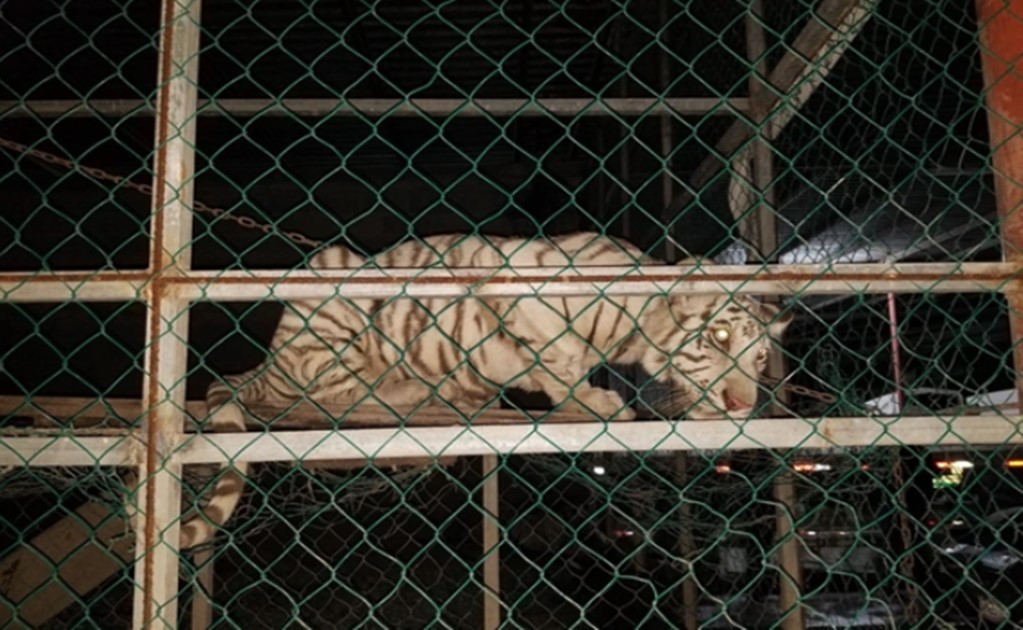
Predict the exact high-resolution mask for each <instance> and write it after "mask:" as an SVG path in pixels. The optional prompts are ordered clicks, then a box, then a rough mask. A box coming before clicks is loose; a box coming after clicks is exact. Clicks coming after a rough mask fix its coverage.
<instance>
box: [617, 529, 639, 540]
mask: <svg viewBox="0 0 1023 630" xmlns="http://www.w3.org/2000/svg"><path fill="white" fill-rule="evenodd" d="M635 535H636V532H634V531H632V530H631V529H616V530H615V538H631V537H633V536H635Z"/></svg>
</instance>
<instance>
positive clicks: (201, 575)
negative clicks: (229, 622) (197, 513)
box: [192, 548, 214, 630]
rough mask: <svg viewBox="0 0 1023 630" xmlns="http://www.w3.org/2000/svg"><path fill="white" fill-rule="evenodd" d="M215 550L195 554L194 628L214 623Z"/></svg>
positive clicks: (206, 549)
mask: <svg viewBox="0 0 1023 630" xmlns="http://www.w3.org/2000/svg"><path fill="white" fill-rule="evenodd" d="M213 557H214V556H213V550H212V549H209V548H205V549H203V550H202V551H198V552H196V554H195V558H194V561H195V568H196V578H197V579H196V583H195V585H193V587H192V630H206V628H209V627H210V626H211V625H212V624H213Z"/></svg>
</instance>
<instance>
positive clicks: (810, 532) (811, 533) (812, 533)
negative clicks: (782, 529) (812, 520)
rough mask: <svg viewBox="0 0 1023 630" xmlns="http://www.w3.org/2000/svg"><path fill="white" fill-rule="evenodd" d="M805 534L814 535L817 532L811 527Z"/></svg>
mask: <svg viewBox="0 0 1023 630" xmlns="http://www.w3.org/2000/svg"><path fill="white" fill-rule="evenodd" d="M806 535H807V536H816V535H817V532H815V531H813V530H812V529H811V530H810V531H808V532H806Z"/></svg>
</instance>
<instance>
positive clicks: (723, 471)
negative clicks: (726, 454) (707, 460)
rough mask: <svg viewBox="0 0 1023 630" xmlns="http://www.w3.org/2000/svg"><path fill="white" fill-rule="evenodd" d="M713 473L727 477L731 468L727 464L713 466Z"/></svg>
mask: <svg viewBox="0 0 1023 630" xmlns="http://www.w3.org/2000/svg"><path fill="white" fill-rule="evenodd" d="M714 472H716V473H718V474H719V475H727V474H728V473H730V472H732V467H731V466H729V465H728V464H718V465H716V466H714Z"/></svg>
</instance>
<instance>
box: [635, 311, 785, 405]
mask: <svg viewBox="0 0 1023 630" xmlns="http://www.w3.org/2000/svg"><path fill="white" fill-rule="evenodd" d="M662 304H663V305H665V306H666V307H667V308H656V309H653V310H652V311H651V312H650V313H649V315H648V317H646V318H645V319H644V322H643V328H644V330H643V333H642V334H643V336H644V337H645V338H646V339H647V340H648V345H647V349H646V351H645V352H644V356H643V360H642V364H643V367H644V368H645V369H646V370H647V372H649V373H650V374H652V375H653V376H654V378H655V379H656V380H657V381H659V382H660V383H661V384H662V385H665V386H667V387H666V389H667V391H668V395H667V396H664V397H662V399H661V400H659V401H657V402H656V403H655V407H657V408H658V411H660V412H661V413H662V414H664V415H666V416H667V417H672V418H677V417H685V418H688V419H691V420H703V419H711V418H729V419H733V420H745V419H747V418H749V416H750V415H751V413H752V412H753V411H754V409H755V407H756V404H757V392H758V389H759V380H760V376H761V375H762V374H763V373H764V370H765V369H766V368H767V360H768V356H769V354H770V352H771V351H772V344H773V343H774V341H775V340H780V339H781V335H782V333H783V332H784V331H785V328H786V327H788V325H789V323H790V322H791V321H792V314H791V313H790V312H785V313H781V312H780V310H779V309H778V307H776V306H774V305H773V304H764V303H760V302H757V301H755V300H753V299H750V298H748V297H745V296H734V297H732V296H728V295H673V296H671V297H669V298H667V299H666V300H665V301H664V302H662Z"/></svg>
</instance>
